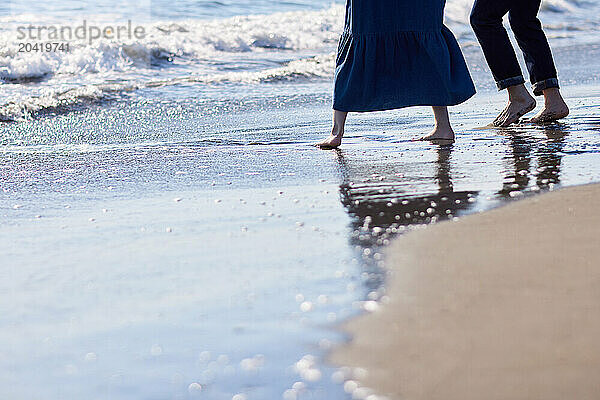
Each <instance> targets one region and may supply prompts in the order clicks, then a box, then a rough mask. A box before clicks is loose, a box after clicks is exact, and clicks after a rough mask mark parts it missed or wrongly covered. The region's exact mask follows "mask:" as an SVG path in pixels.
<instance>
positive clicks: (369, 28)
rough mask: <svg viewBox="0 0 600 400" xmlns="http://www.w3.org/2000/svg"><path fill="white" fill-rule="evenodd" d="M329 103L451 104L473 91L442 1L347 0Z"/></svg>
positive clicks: (366, 107) (370, 107)
mask: <svg viewBox="0 0 600 400" xmlns="http://www.w3.org/2000/svg"><path fill="white" fill-rule="evenodd" d="M346 1H347V2H346V24H345V28H344V33H343V34H342V36H341V38H340V43H339V47H338V52H337V57H336V70H335V84H334V95H333V108H334V109H335V110H339V111H358V112H365V111H381V110H390V109H395V108H402V107H408V106H418V105H422V106H425V105H427V106H450V105H456V104H459V103H462V102H464V101H466V100H467V99H469V98H470V97H471V96H473V95H474V94H475V86H474V85H473V81H472V80H471V75H470V74H469V70H468V68H467V65H466V63H465V59H464V57H463V55H462V52H461V50H460V47H459V46H458V43H457V41H456V39H455V37H454V35H453V34H452V32H450V30H449V29H448V28H447V27H446V26H444V24H443V19H444V6H445V3H446V1H445V0H346Z"/></svg>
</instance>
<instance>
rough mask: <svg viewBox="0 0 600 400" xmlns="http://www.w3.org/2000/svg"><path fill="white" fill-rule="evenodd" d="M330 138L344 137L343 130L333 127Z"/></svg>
mask: <svg viewBox="0 0 600 400" xmlns="http://www.w3.org/2000/svg"><path fill="white" fill-rule="evenodd" d="M331 136H335V137H340V138H341V137H342V136H344V128H338V127H336V126H334V127H333V130H332V131H331Z"/></svg>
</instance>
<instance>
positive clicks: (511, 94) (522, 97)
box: [507, 84, 532, 102]
mask: <svg viewBox="0 0 600 400" xmlns="http://www.w3.org/2000/svg"><path fill="white" fill-rule="evenodd" d="M507 91H508V100H509V101H514V102H523V101H528V100H529V99H532V96H531V94H529V91H528V90H527V88H526V87H525V85H523V84H520V85H515V86H510V87H509V88H507Z"/></svg>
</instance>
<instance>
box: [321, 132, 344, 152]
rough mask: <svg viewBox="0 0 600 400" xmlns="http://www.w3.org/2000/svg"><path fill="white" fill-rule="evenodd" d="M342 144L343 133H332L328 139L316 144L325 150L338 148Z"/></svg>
mask: <svg viewBox="0 0 600 400" xmlns="http://www.w3.org/2000/svg"><path fill="white" fill-rule="evenodd" d="M341 144H342V135H334V134H331V135H330V136H329V137H328V138H327V139H325V140H323V141H322V142H319V143H316V144H315V146H317V147H319V148H321V149H323V150H331V149H337V148H338V147H340V145H341Z"/></svg>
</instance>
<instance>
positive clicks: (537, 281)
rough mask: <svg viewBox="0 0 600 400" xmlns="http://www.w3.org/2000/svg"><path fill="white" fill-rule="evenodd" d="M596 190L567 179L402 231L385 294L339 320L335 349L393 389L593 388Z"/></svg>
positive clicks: (599, 358)
mask: <svg viewBox="0 0 600 400" xmlns="http://www.w3.org/2000/svg"><path fill="white" fill-rule="evenodd" d="M598 196H600V184H592V185H585V186H577V187H570V188H566V189H561V190H557V191H555V192H550V193H546V194H543V195H539V196H534V197H531V198H527V199H523V200H521V201H519V202H516V203H514V204H509V205H507V206H504V207H500V208H497V209H493V210H491V211H487V212H484V213H481V214H474V215H469V216H466V217H464V218H462V219H460V220H459V221H457V222H445V223H440V224H438V225H435V226H431V227H428V228H427V229H423V230H418V231H415V232H411V233H409V234H407V235H405V236H402V237H399V238H398V239H396V241H395V242H394V243H392V244H391V245H390V247H389V248H388V250H387V253H388V254H387V255H388V262H387V268H388V270H389V273H390V278H389V281H388V282H387V284H386V287H387V294H388V297H389V299H390V301H389V303H388V304H385V305H383V306H382V307H381V308H380V309H379V310H378V311H376V312H374V313H371V314H366V315H362V316H359V317H357V318H355V319H353V320H351V321H349V322H347V323H345V324H344V325H343V328H344V330H345V331H346V332H348V333H350V334H351V335H352V336H353V340H352V341H351V342H350V343H348V344H346V345H343V346H341V347H339V348H337V349H336V350H334V351H333V353H332V354H331V356H330V361H331V362H332V363H334V364H337V365H343V366H349V367H359V368H362V369H366V370H367V371H368V374H367V375H366V377H364V379H361V382H360V384H361V385H364V386H365V387H369V388H373V390H374V391H375V392H376V393H378V394H381V395H384V396H387V397H389V398H390V399H391V400H393V399H405V398H406V399H415V400H418V399H444V400H453V399H463V400H465V399H482V398H486V399H544V400H548V399H564V398H578V399H591V398H594V396H596V395H597V393H600V383H599V382H598V381H597V379H595V376H596V375H597V373H598V370H600V351H597V350H595V343H596V341H597V338H598V337H600V292H599V291H598V290H597V284H598V282H600V268H597V267H598V261H597V260H600V246H599V244H600V239H598V238H599V235H600V211H599V210H597V209H595V208H594V207H593V204H594V203H595V202H597V199H598ZM431 243H435V245H431Z"/></svg>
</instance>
